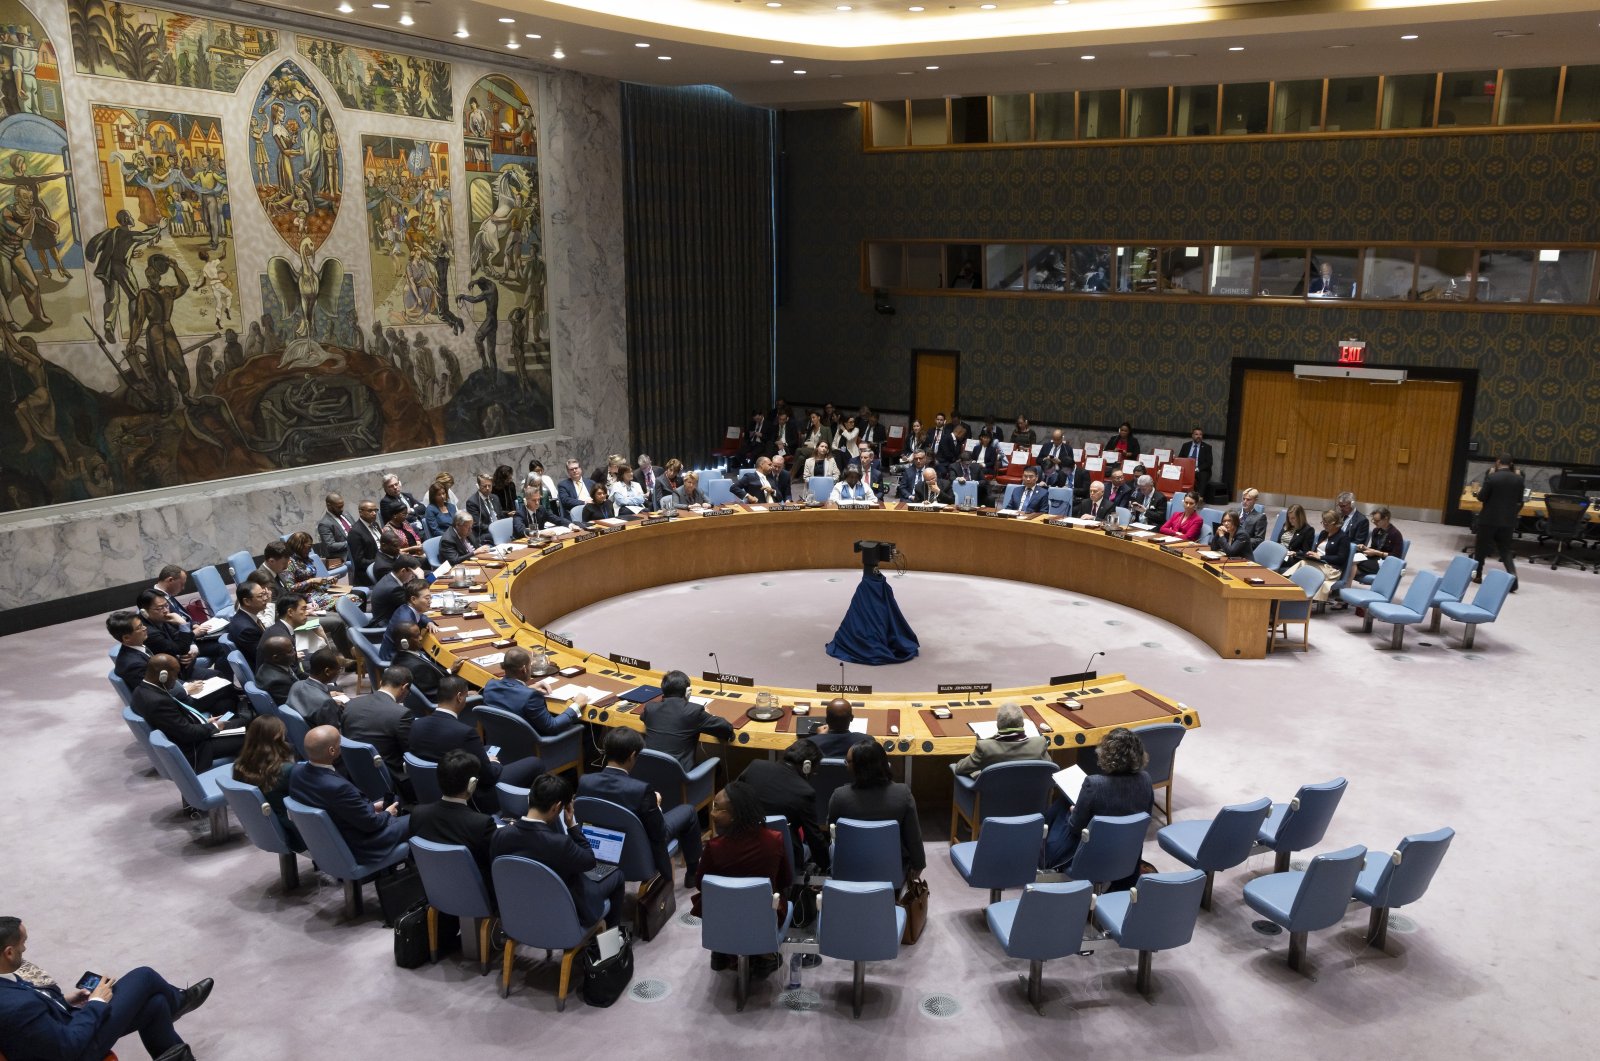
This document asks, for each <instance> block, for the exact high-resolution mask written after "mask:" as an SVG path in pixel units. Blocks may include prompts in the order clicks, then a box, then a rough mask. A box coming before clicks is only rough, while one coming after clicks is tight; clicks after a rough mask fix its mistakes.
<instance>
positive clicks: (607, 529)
mask: <svg viewBox="0 0 1600 1061" xmlns="http://www.w3.org/2000/svg"><path fill="white" fill-rule="evenodd" d="M625 529H626V528H624V527H601V528H600V529H599V530H598V531H597V532H596V533H598V534H615V533H617V531H619V530H625Z"/></svg>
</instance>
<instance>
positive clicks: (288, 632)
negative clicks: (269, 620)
mask: <svg viewBox="0 0 1600 1061" xmlns="http://www.w3.org/2000/svg"><path fill="white" fill-rule="evenodd" d="M274 637H286V638H288V639H289V643H290V644H291V645H292V644H294V628H293V627H291V626H290V625H289V624H288V623H286V622H284V621H283V620H282V619H279V620H278V621H277V622H275V623H273V624H272V625H271V626H269V627H267V628H266V629H265V630H263V631H261V640H260V641H259V642H257V643H256V655H255V659H254V660H252V661H251V662H252V663H253V664H254V666H255V667H256V669H258V670H259V669H260V668H261V666H262V665H263V664H265V663H266V662H267V655H266V649H264V648H262V647H261V646H262V645H264V644H266V643H267V641H268V640H269V639H271V638H274ZM245 658H246V659H250V657H249V656H246V657H245ZM256 684H257V685H259V684H261V683H260V682H257V683H256Z"/></svg>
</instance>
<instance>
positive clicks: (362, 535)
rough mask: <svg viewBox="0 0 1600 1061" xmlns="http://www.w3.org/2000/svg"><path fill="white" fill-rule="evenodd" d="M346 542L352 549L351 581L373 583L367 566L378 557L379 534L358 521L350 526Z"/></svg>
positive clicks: (354, 583)
mask: <svg viewBox="0 0 1600 1061" xmlns="http://www.w3.org/2000/svg"><path fill="white" fill-rule="evenodd" d="M345 544H346V545H347V547H348V548H349V550H350V551H349V553H348V555H349V557H350V583H351V584H352V585H355V586H370V585H372V579H370V578H368V577H367V568H368V567H370V566H371V565H372V563H373V562H374V561H376V560H377V559H378V537H377V534H376V533H374V532H373V531H372V530H371V529H369V528H368V527H367V526H366V525H365V524H363V523H361V522H359V521H357V523H356V524H355V526H353V527H351V528H350V534H349V536H348V537H347V538H346V539H345Z"/></svg>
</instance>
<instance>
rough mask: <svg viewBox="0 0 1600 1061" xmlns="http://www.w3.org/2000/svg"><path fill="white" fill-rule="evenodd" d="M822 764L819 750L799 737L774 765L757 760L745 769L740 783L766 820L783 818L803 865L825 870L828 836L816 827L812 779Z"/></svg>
mask: <svg viewBox="0 0 1600 1061" xmlns="http://www.w3.org/2000/svg"><path fill="white" fill-rule="evenodd" d="M821 764H822V749H821V748H819V747H817V743H816V741H814V740H812V739H811V738H809V737H801V738H800V739H799V740H797V741H795V742H794V743H793V744H791V745H789V747H787V748H785V749H784V751H783V758H782V759H780V760H778V761H777V762H772V761H770V760H767V759H757V760H755V761H754V762H752V763H751V764H750V765H749V766H747V767H745V768H744V773H742V774H740V775H739V782H740V783H741V784H744V785H748V786H749V787H750V789H751V791H753V792H754V793H755V794H756V798H757V799H759V800H760V801H761V808H762V810H763V811H764V812H765V813H766V814H767V816H768V817H771V816H774V815H779V814H781V815H783V817H784V819H785V820H787V821H788V823H789V834H790V835H791V836H792V837H793V838H794V840H795V842H796V843H798V844H800V845H801V846H800V851H801V853H802V855H804V856H806V857H804V858H802V860H801V861H802V863H804V862H811V863H814V864H815V865H816V866H817V868H818V869H820V870H821V871H823V872H824V873H826V872H827V870H828V834H827V833H825V832H823V830H822V827H821V826H820V825H819V824H817V791H816V787H815V781H814V778H815V777H816V773H817V767H818V766H820V765H821Z"/></svg>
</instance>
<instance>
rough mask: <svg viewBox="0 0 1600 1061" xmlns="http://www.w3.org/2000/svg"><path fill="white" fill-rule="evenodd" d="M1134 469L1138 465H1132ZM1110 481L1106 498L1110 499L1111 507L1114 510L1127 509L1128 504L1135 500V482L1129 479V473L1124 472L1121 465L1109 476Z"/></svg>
mask: <svg viewBox="0 0 1600 1061" xmlns="http://www.w3.org/2000/svg"><path fill="white" fill-rule="evenodd" d="M1132 467H1135V468H1136V467H1138V465H1132ZM1108 480H1109V481H1108V482H1107V483H1106V497H1107V498H1109V499H1110V501H1111V507H1112V508H1114V509H1116V508H1127V507H1128V502H1129V501H1131V500H1132V499H1133V480H1130V479H1129V478H1128V475H1127V473H1126V472H1124V471H1123V470H1122V467H1121V466H1120V465H1119V466H1118V467H1117V468H1116V469H1115V470H1113V471H1112V473H1111V474H1110V476H1108Z"/></svg>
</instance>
